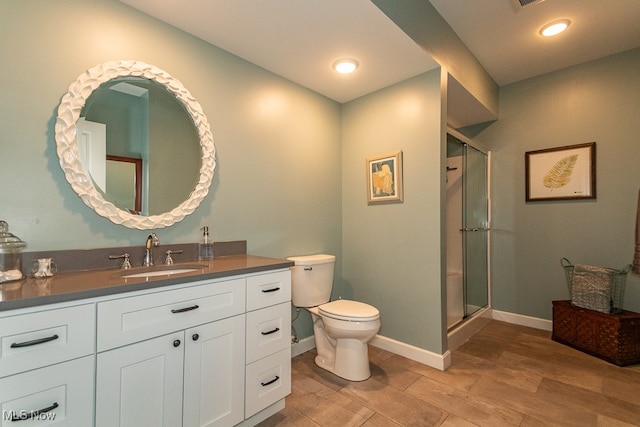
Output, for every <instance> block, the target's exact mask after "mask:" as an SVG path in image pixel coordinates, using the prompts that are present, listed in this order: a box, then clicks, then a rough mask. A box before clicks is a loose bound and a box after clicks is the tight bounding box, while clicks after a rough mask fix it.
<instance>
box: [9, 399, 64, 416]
mask: <svg viewBox="0 0 640 427" xmlns="http://www.w3.org/2000/svg"><path fill="white" fill-rule="evenodd" d="M58 406H60V405H58V402H53V405H51V406H48V407H46V408H42V409H39V410H37V411H29V412H27V411H19V414H20V415H14V416H12V417H11V421H24V420H29V419H31V418H36V417H39V416H40V415H41V414H44V413H46V412H49V411H53V410H54V409H56V408H57V407H58Z"/></svg>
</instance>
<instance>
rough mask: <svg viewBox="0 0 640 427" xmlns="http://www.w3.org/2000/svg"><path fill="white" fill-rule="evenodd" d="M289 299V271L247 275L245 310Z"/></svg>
mask: <svg viewBox="0 0 640 427" xmlns="http://www.w3.org/2000/svg"><path fill="white" fill-rule="evenodd" d="M290 300H291V272H290V271H289V270H286V271H279V272H277V273H269V274H261V275H258V276H249V277H248V278H247V311H251V310H257V309H259V308H262V307H268V306H270V305H275V304H280V303H283V302H286V301H290Z"/></svg>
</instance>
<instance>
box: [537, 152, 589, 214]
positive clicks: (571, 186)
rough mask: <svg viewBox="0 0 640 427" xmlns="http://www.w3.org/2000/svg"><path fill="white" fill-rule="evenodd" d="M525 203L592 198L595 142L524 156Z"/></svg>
mask: <svg viewBox="0 0 640 427" xmlns="http://www.w3.org/2000/svg"><path fill="white" fill-rule="evenodd" d="M525 186H526V201H527V202H532V201H549V200H580V199H595V198H596V143H595V142H588V143H586V144H577V145H568V146H564V147H556V148H548V149H545V150H537V151H528V152H526V153H525Z"/></svg>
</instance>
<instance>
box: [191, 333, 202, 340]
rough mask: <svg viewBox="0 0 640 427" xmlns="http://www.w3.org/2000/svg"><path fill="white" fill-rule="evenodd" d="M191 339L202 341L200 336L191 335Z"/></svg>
mask: <svg viewBox="0 0 640 427" xmlns="http://www.w3.org/2000/svg"><path fill="white" fill-rule="evenodd" d="M191 339H192V340H194V341H198V339H200V335H198V334H193V335H191Z"/></svg>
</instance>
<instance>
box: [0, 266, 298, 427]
mask: <svg viewBox="0 0 640 427" xmlns="http://www.w3.org/2000/svg"><path fill="white" fill-rule="evenodd" d="M189 279H190V280H192V281H191V282H185V283H180V284H175V285H170V286H166V287H162V286H160V287H156V288H151V289H143V290H137V291H129V292H123V293H119V294H113V295H103V296H96V297H92V298H90V299H86V300H78V301H75V302H68V303H60V304H55V305H51V306H46V305H43V306H38V307H34V308H24V309H16V310H7V311H0V411H2V412H1V413H0V417H1V418H0V427H4V426H9V425H11V426H15V425H18V424H16V423H15V422H16V421H22V422H21V423H19V425H21V426H22V425H24V426H35V425H37V426H49V425H51V426H53V425H55V426H68V427H91V426H96V427H118V426H119V427H145V426H149V427H162V426H167V427H179V426H184V427H204V426H207V427H214V426H215V427H220V426H229V427H230V426H236V425H241V426H253V425H255V424H257V423H259V422H260V421H262V420H264V419H265V418H267V417H268V416H270V415H272V414H274V413H276V412H277V411H278V410H279V409H281V408H284V397H285V396H286V395H288V394H289V393H290V392H291V347H290V345H291V341H290V340H291V336H290V332H289V331H290V326H291V306H290V301H291V275H290V271H289V270H288V269H285V268H282V267H280V268H278V269H276V270H266V271H261V272H252V273H246V274H242V275H235V276H228V277H224V278H217V279H209V280H197V278H195V280H194V278H189Z"/></svg>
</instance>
